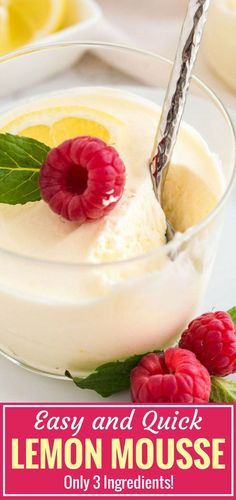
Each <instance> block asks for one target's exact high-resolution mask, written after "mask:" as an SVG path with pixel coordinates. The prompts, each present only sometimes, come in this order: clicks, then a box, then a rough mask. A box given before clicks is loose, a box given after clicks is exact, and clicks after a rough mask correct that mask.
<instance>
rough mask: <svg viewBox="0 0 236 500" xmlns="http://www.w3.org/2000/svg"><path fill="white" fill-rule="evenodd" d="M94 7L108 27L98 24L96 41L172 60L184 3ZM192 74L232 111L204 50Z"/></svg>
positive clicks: (107, 2) (126, 1) (102, 0)
mask: <svg viewBox="0 0 236 500" xmlns="http://www.w3.org/2000/svg"><path fill="white" fill-rule="evenodd" d="M212 1H213V0H212ZM97 3H98V4H99V5H100V6H101V7H102V9H103V14H104V16H105V17H106V19H107V20H108V21H109V22H110V23H111V24H112V27H111V25H110V26H108V25H105V24H104V23H98V26H97V28H98V29H99V28H100V29H99V31H98V33H97V39H99V40H104V41H108V40H109V41H110V40H111V41H116V42H122V41H123V42H124V43H130V44H132V45H134V46H138V47H140V48H142V49H148V50H152V51H153V52H155V53H157V54H160V55H162V56H164V57H167V58H169V59H171V60H173V57H174V54H175V51H176V46H177V40H178V37H179V34H180V29H181V25H182V23H183V19H184V15H185V11H186V7H187V4H188V0H145V2H141V1H138V0H119V2H118V1H111V0H97ZM206 29H207V27H206ZM216 36H217V35H216ZM233 64H234V65H235V59H234V60H232V65H233ZM194 73H195V74H196V75H197V76H199V77H200V78H201V79H202V80H204V82H205V83H207V84H208V86H209V87H211V88H212V90H214V91H215V92H216V94H217V95H218V96H219V97H220V98H221V99H222V100H223V102H224V103H225V104H226V105H228V106H229V107H231V108H233V109H236V93H233V92H232V91H231V90H230V89H229V88H228V87H227V86H226V85H225V84H224V83H223V82H222V81H221V80H220V79H219V78H217V76H215V75H214V74H213V73H212V71H211V70H210V69H209V66H208V64H207V62H206V58H205V54H204V46H202V47H201V49H200V54H199V57H198V62H197V64H196V69H195V71H194Z"/></svg>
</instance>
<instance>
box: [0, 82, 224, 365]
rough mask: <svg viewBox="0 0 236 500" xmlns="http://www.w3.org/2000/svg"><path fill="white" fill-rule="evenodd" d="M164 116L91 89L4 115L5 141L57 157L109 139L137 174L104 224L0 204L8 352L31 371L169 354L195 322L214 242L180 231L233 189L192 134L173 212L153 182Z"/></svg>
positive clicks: (182, 141)
mask: <svg viewBox="0 0 236 500" xmlns="http://www.w3.org/2000/svg"><path fill="white" fill-rule="evenodd" d="M159 117H160V109H159V107H158V106H156V105H155V104H154V103H152V102H151V101H148V100H146V99H143V98H141V97H139V96H137V95H135V94H131V93H128V92H126V91H119V90H114V89H107V88H96V89H95V88H92V87H91V88H80V89H79V88H78V89H73V90H71V91H66V92H65V91H64V92H58V93H54V94H52V95H49V96H41V97H38V99H34V100H31V101H30V100H29V101H27V102H24V103H22V104H21V105H19V106H18V107H16V108H14V109H13V110H11V111H9V112H8V113H6V114H5V115H2V116H1V118H0V131H1V133H6V132H8V133H11V134H18V135H22V136H28V137H32V138H35V139H37V140H39V141H41V142H44V143H45V144H47V145H48V146H50V147H54V146H57V145H58V144H60V143H61V142H63V141H64V140H66V139H69V138H72V137H76V136H81V135H89V136H94V137H98V138H100V139H101V140H103V141H105V142H106V143H107V144H110V145H112V147H114V148H115V149H116V150H117V151H118V152H119V155H120V157H121V158H122V160H123V162H124V165H125V167H126V184H125V189H124V193H123V196H122V197H121V199H120V200H119V202H118V203H117V205H116V206H115V207H114V208H113V210H112V211H111V212H110V213H108V214H107V215H105V217H102V218H101V219H99V220H96V221H94V222H90V223H86V222H85V223H83V224H80V225H79V224H77V223H76V222H71V221H68V220H65V219H64V218H63V217H60V216H59V215H58V214H56V213H54V212H52V210H51V209H50V207H49V206H48V204H47V203H45V201H43V200H41V201H36V202H29V203H26V204H24V205H22V204H15V205H9V204H3V203H2V204H0V246H1V249H2V251H3V259H1V263H0V276H1V288H0V300H1V304H2V307H3V310H4V311H5V314H4V317H3V318H2V321H1V332H0V342H1V349H2V350H3V351H4V352H5V353H7V354H8V355H10V356H11V357H13V358H16V359H18V360H19V361H21V362H22V363H23V364H26V365H28V366H30V367H33V368H36V369H39V370H42V371H44V372H47V373H52V374H63V373H64V372H65V370H66V369H68V370H71V371H73V372H79V373H84V372H88V371H90V370H92V369H94V368H96V367H97V366H98V365H100V364H102V363H104V362H106V361H110V360H114V359H123V358H125V357H127V356H129V355H132V354H134V353H142V352H147V351H149V350H151V349H158V348H163V347H164V346H165V345H168V344H170V343H171V342H173V339H174V338H176V336H177V335H178V333H179V332H180V331H181V329H182V328H183V327H184V326H185V324H186V322H187V321H188V320H189V319H190V318H191V315H192V314H193V311H194V310H195V308H196V306H197V304H198V302H199V299H200V297H201V294H202V292H203V289H204V288H205V285H206V279H207V272H205V265H206V264H209V266H210V261H211V258H210V254H208V248H207V247H208V244H207V241H206V235H205V234H204V233H202V234H201V235H200V236H197V237H196V238H195V239H193V241H192V243H191V246H188V245H187V244H185V245H184V246H183V247H182V246H181V245H180V241H181V235H180V232H186V231H191V228H192V227H193V226H194V225H196V224H198V223H200V222H201V221H202V220H203V219H204V218H205V217H206V216H207V215H208V214H209V213H210V212H211V210H213V209H214V207H215V206H216V204H217V202H218V200H219V199H220V197H221V195H222V192H223V189H224V183H223V180H222V176H221V173H220V168H219V165H218V162H217V160H216V158H215V156H214V155H213V154H212V153H211V152H210V150H209V148H208V146H207V144H206V143H205V141H204V139H203V138H202V137H201V136H200V135H199V134H198V133H197V132H196V131H195V130H194V129H192V128H191V127H190V126H188V125H186V124H183V125H182V128H181V131H180V134H179V138H178V143H177V145H176V148H175V151H174V155H173V158H172V163H171V166H170V170H169V173H168V177H167V181H166V185H165V191H164V198H163V202H164V205H163V208H164V211H163V209H162V208H161V207H160V205H159V204H158V202H157V200H156V198H155V196H154V193H153V189H152V184H151V179H150V174H149V159H150V152H151V150H152V147H153V141H154V136H155V133H156V127H157V122H158V119H159ZM164 212H165V213H166V215H168V218H169V220H170V221H171V222H172V224H173V226H174V227H175V230H176V231H177V236H176V242H175V241H174V242H172V244H171V245H172V247H173V248H174V247H175V245H176V248H175V251H174V252H169V251H167V250H166V248H168V245H166V238H165V233H166V219H165V213H164ZM173 255H174V257H173ZM13 256H15V259H16V263H15V266H12V264H11V262H12V258H13ZM209 266H208V267H209ZM157 297H158V303H157ZM11 311H14V314H11ZM167 316H168V322H166V318H167Z"/></svg>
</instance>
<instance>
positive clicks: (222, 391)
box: [210, 377, 236, 403]
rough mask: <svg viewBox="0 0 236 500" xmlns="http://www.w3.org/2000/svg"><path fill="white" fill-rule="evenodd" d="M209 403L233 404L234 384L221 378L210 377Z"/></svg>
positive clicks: (235, 392) (235, 388) (235, 393)
mask: <svg viewBox="0 0 236 500" xmlns="http://www.w3.org/2000/svg"><path fill="white" fill-rule="evenodd" d="M210 402H211V403H235V402H236V382H234V381H233V380H229V379H227V378H223V377H211V395H210Z"/></svg>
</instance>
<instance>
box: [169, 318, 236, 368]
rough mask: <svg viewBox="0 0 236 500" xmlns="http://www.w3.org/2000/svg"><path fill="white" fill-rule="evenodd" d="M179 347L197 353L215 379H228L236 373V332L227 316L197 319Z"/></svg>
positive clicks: (182, 337)
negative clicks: (227, 376) (226, 377)
mask: <svg viewBox="0 0 236 500" xmlns="http://www.w3.org/2000/svg"><path fill="white" fill-rule="evenodd" d="M179 347H181V348H183V349H189V350H190V351H192V352H194V353H195V355H196V357H197V358H198V359H199V361H200V362H201V363H202V364H203V365H204V366H205V367H206V368H207V369H208V371H209V373H210V374H211V375H215V376H219V377H224V376H226V375H229V374H231V373H234V372H235V371H236V328H235V325H234V323H233V321H232V319H231V317H230V315H229V314H228V313H226V312H223V311H217V312H212V313H207V314H203V315H202V316H200V317H199V318H196V319H194V320H193V321H192V322H191V323H190V324H189V326H188V328H187V330H185V332H184V333H183V334H182V336H181V339H180V341H179Z"/></svg>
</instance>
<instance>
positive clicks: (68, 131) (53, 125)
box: [0, 105, 123, 147]
mask: <svg viewBox="0 0 236 500" xmlns="http://www.w3.org/2000/svg"><path fill="white" fill-rule="evenodd" d="M22 112H23V107H22V106H21V107H20V108H19V109H18V112H17V110H14V118H13V119H12V115H6V116H5V118H4V116H3V117H1V122H0V132H2V133H5V132H9V133H11V134H16V135H21V136H25V137H32V138H33V139H37V140H38V141H40V142H43V143H44V144H47V145H48V146H50V147H54V146H57V145H58V144H61V143H62V142H63V141H65V140H67V139H71V138H73V137H77V136H79V135H90V136H93V137H98V138H99V139H102V140H103V141H105V142H106V143H110V144H111V143H114V142H116V140H117V137H118V134H119V129H120V128H121V127H122V125H123V122H122V121H121V120H119V119H117V118H116V117H115V116H113V115H110V114H109V113H105V112H103V111H101V110H98V109H93V108H89V107H86V106H79V105H78V106H76V105H74V106H72V105H64V106H56V105H55V106H53V107H51V108H48V107H45V108H42V107H40V109H37V110H35V111H34V110H32V111H31V112H29V113H26V114H22Z"/></svg>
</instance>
